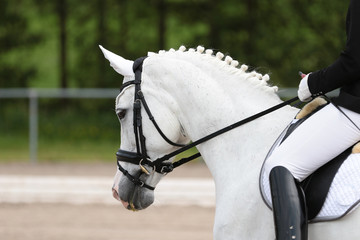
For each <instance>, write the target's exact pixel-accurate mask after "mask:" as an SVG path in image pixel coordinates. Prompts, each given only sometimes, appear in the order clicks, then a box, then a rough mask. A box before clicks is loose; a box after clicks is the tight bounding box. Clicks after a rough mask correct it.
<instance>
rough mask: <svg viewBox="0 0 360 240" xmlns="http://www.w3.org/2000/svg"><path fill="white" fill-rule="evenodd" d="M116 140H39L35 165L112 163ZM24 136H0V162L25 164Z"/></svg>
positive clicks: (25, 145)
mask: <svg viewBox="0 0 360 240" xmlns="http://www.w3.org/2000/svg"><path fill="white" fill-rule="evenodd" d="M118 147H119V142H118V141H113V142H112V141H109V140H104V139H101V140H96V139H81V140H70V139H55V140H54V139H41V138H40V139H39V144H38V162H46V163H48V162H87V163H89V162H115V159H116V158H115V153H116V151H117V149H118ZM196 152H197V150H196V149H195V148H193V149H190V150H188V151H186V152H184V153H181V154H179V156H178V157H177V159H179V158H182V157H185V156H189V155H192V154H194V153H196ZM28 161H30V159H29V142H28V139H27V137H26V136H0V162H2V163H6V162H28Z"/></svg>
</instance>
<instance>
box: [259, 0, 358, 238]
mask: <svg viewBox="0 0 360 240" xmlns="http://www.w3.org/2000/svg"><path fill="white" fill-rule="evenodd" d="M346 34H347V41H346V47H345V50H343V51H342V52H341V54H340V56H339V58H338V59H337V60H336V61H335V62H334V63H333V64H332V65H330V66H329V67H327V68H324V69H321V70H319V71H316V72H313V73H310V74H307V75H305V74H304V75H302V77H303V78H302V80H301V81H300V84H299V89H298V96H299V99H300V100H301V101H309V100H310V99H311V98H312V97H315V96H318V95H321V94H323V93H327V92H329V91H332V90H334V89H336V88H339V87H341V89H340V94H339V96H338V97H336V98H334V99H333V101H332V103H331V104H328V105H327V106H325V107H324V108H322V109H321V110H319V111H318V112H317V113H315V114H314V115H312V116H311V117H310V118H309V119H307V120H306V121H305V122H303V123H302V124H301V125H300V126H299V127H297V128H296V130H294V132H293V133H292V134H291V135H290V136H289V137H288V138H286V140H285V141H284V142H283V143H282V144H281V145H280V146H279V147H278V148H276V150H274V152H273V153H272V155H271V156H270V157H269V159H268V160H267V162H266V165H265V170H266V173H267V174H268V176H269V180H270V188H271V196H272V205H273V213H274V223H275V233H276V239H278V240H285V239H286V240H287V239H299V240H300V239H301V240H305V239H307V210H306V204H305V199H304V198H305V197H304V193H303V191H302V189H301V187H300V185H299V182H301V181H303V180H304V179H305V178H306V177H308V176H309V175H310V174H311V173H313V172H314V171H315V170H316V169H318V168H319V167H321V166H322V165H324V164H326V163H327V162H328V161H329V160H331V159H333V158H334V157H336V156H337V155H339V154H340V153H342V152H343V151H345V150H346V149H348V148H349V147H351V146H352V145H354V144H355V143H356V142H358V141H360V129H359V127H360V0H351V1H350V5H349V9H348V13H347V17H346ZM334 104H336V105H338V106H339V107H340V109H341V110H342V111H343V113H342V112H340V111H339V110H338V109H337V108H336V107H335V105H334ZM344 113H345V114H344ZM345 115H347V116H345ZM349 118H350V119H351V120H352V121H351V120H349Z"/></svg>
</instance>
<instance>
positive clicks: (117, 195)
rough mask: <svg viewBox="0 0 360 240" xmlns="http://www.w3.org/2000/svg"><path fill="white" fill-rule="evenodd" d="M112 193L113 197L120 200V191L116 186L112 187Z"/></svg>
mask: <svg viewBox="0 0 360 240" xmlns="http://www.w3.org/2000/svg"><path fill="white" fill-rule="evenodd" d="M112 193H113V197H114V198H115V199H116V200H118V201H120V197H119V193H118V192H117V191H116V190H115V189H114V188H113V189H112Z"/></svg>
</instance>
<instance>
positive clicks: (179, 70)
mask: <svg viewBox="0 0 360 240" xmlns="http://www.w3.org/2000/svg"><path fill="white" fill-rule="evenodd" d="M159 61H160V62H159ZM152 63H153V64H152ZM152 63H151V62H150V63H148V64H147V65H145V67H144V69H146V70H148V71H147V73H146V74H147V75H145V78H147V79H150V77H148V76H154V75H155V76H159V78H157V80H156V82H155V81H154V82H153V83H152V84H154V85H155V86H154V87H156V89H158V90H159V91H164V92H167V94H168V95H171V97H172V98H173V99H174V102H176V104H177V108H176V109H177V110H176V111H178V112H177V113H176V114H177V116H178V117H179V121H180V122H181V124H182V126H183V127H184V129H185V131H186V133H187V135H188V137H189V138H190V139H191V140H192V141H195V140H197V139H199V138H201V137H204V136H206V135H208V134H210V133H213V132H215V131H217V130H219V129H221V128H223V127H226V126H228V125H230V124H232V123H235V122H237V121H239V120H241V119H244V118H245V117H248V116H251V115H253V114H255V113H257V112H260V111H262V110H265V109H267V108H269V107H271V106H274V105H276V104H278V103H280V102H281V100H280V99H279V98H278V97H277V95H276V93H274V91H273V90H271V89H270V88H269V87H265V86H259V85H263V84H264V83H263V82H262V83H261V82H260V81H259V83H258V84H254V83H253V82H251V81H254V79H253V80H251V81H250V79H245V78H249V76H248V75H246V74H245V73H244V75H243V76H241V74H240V75H236V76H235V77H234V76H233V77H231V76H232V75H231V74H223V75H221V74H220V73H221V71H220V72H219V73H218V72H216V71H215V72H214V70H213V69H209V68H208V69H203V68H204V67H203V66H200V67H199V66H196V65H194V64H193V63H189V62H185V61H179V60H174V59H166V60H165V61H164V60H162V59H160V60H159V59H158V60H155V61H154V62H152ZM159 65H160V66H162V67H161V68H159V67H155V66H159ZM151 66H154V67H151ZM210 68H211V67H210ZM144 72H146V71H144ZM209 73H210V74H209ZM169 76H171V80H170V79H169ZM242 78H243V79H242ZM293 116H294V110H293V109H292V108H291V107H285V108H284V109H281V110H279V111H277V112H276V113H272V114H269V115H268V116H267V117H266V118H261V119H258V120H256V121H254V122H251V123H249V124H246V126H242V127H239V128H237V129H234V130H232V131H230V132H228V133H226V134H223V135H220V136H218V137H216V138H214V139H212V140H210V141H207V142H205V143H203V144H201V145H199V146H198V149H199V151H200V152H201V154H202V156H203V158H204V160H205V162H206V163H207V165H208V167H209V169H210V171H211V173H212V174H213V176H214V178H215V181H217V178H218V179H224V177H226V176H228V177H229V176H230V175H231V174H229V172H231V171H232V170H233V169H234V167H236V166H241V168H243V169H244V168H246V166H249V167H252V166H253V165H254V164H258V165H261V161H260V159H263V158H264V157H265V155H266V152H267V150H268V149H269V148H270V146H271V143H272V142H273V141H274V140H275V138H276V136H277V135H278V134H279V133H280V131H281V130H282V129H283V128H284V127H285V126H286V124H287V123H288V122H289V120H290V119H291V117H293ZM222 174H225V176H221V175H222ZM218 176H219V177H218Z"/></svg>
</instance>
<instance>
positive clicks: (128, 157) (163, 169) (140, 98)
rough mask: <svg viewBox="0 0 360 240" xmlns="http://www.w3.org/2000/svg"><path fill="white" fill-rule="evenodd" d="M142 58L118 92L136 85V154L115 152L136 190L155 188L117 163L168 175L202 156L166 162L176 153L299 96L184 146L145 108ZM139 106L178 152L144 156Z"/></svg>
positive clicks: (260, 115)
mask: <svg viewBox="0 0 360 240" xmlns="http://www.w3.org/2000/svg"><path fill="white" fill-rule="evenodd" d="M145 58H146V57H142V58H138V59H137V60H135V62H134V65H133V71H134V73H135V80H132V81H128V82H126V83H124V84H123V85H122V87H121V89H120V92H121V91H122V90H123V89H124V88H126V87H128V86H130V85H135V96H134V104H133V127H134V134H135V142H136V152H129V151H125V150H122V149H119V150H118V151H117V153H116V157H117V165H118V169H119V170H120V171H121V172H122V173H123V174H124V175H125V176H126V177H127V178H128V179H129V180H130V181H131V182H132V183H134V184H135V185H136V186H139V187H145V188H147V189H150V190H154V189H155V187H153V186H150V185H148V184H146V183H145V182H143V181H141V180H140V175H141V174H140V175H139V176H138V177H135V176H133V175H131V174H130V173H129V172H128V171H127V170H125V169H124V168H123V167H122V166H121V164H120V162H127V163H132V164H136V165H139V167H140V169H141V172H142V173H144V174H147V175H150V173H151V172H154V171H156V172H158V173H161V174H167V173H169V172H171V171H173V169H174V168H176V167H179V166H180V165H182V164H184V163H187V162H189V161H191V160H193V159H196V158H198V157H200V156H201V154H200V153H196V154H194V155H192V156H190V157H187V158H182V159H180V160H179V161H176V162H173V163H171V162H166V161H167V160H169V159H170V158H172V157H174V156H176V155H178V154H179V153H182V152H184V151H186V150H188V149H190V148H193V147H195V146H197V145H199V144H201V143H203V142H206V141H208V140H210V139H212V138H214V137H216V136H218V135H220V134H223V133H225V132H228V131H230V130H232V129H234V128H236V127H239V126H241V125H243V124H245V123H248V122H251V121H253V120H255V119H257V118H260V117H262V116H264V115H266V114H268V113H271V112H273V111H275V110H277V109H279V108H282V107H283V106H286V105H288V104H290V103H292V102H294V101H296V100H298V97H294V98H292V99H290V100H287V101H285V102H282V103H280V104H278V105H276V106H274V107H271V108H269V109H266V110H264V111H262V112H259V113H257V114H255V115H253V116H250V117H248V118H245V119H243V120H240V121H238V122H236V123H234V124H232V125H230V126H227V127H225V128H223V129H220V130H218V131H216V132H214V133H212V134H209V135H207V136H205V137H203V138H200V139H199V140H197V141H194V142H192V143H190V144H187V145H183V144H178V143H174V142H173V141H171V140H170V139H169V138H167V137H166V136H165V134H164V133H163V132H162V131H161V129H160V127H159V126H158V124H157V122H156V121H155V118H154V116H153V115H152V114H151V111H150V108H149V107H148V105H147V103H146V100H145V97H144V95H143V93H142V91H141V74H142V66H143V62H144V60H145ZM141 107H143V108H144V109H145V112H146V114H147V115H148V117H149V119H150V121H151V122H152V123H153V125H154V126H155V128H156V129H157V131H158V132H159V134H160V135H161V137H162V138H163V139H164V140H165V141H166V142H167V143H169V144H171V145H173V146H176V147H179V149H177V150H175V151H173V152H171V153H169V154H166V155H164V156H163V157H160V158H158V159H156V160H153V161H152V160H150V159H149V157H148V155H147V151H146V138H145V136H144V134H143V128H142V116H141ZM149 168H150V169H152V170H151V171H149V170H148V169H149Z"/></svg>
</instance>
